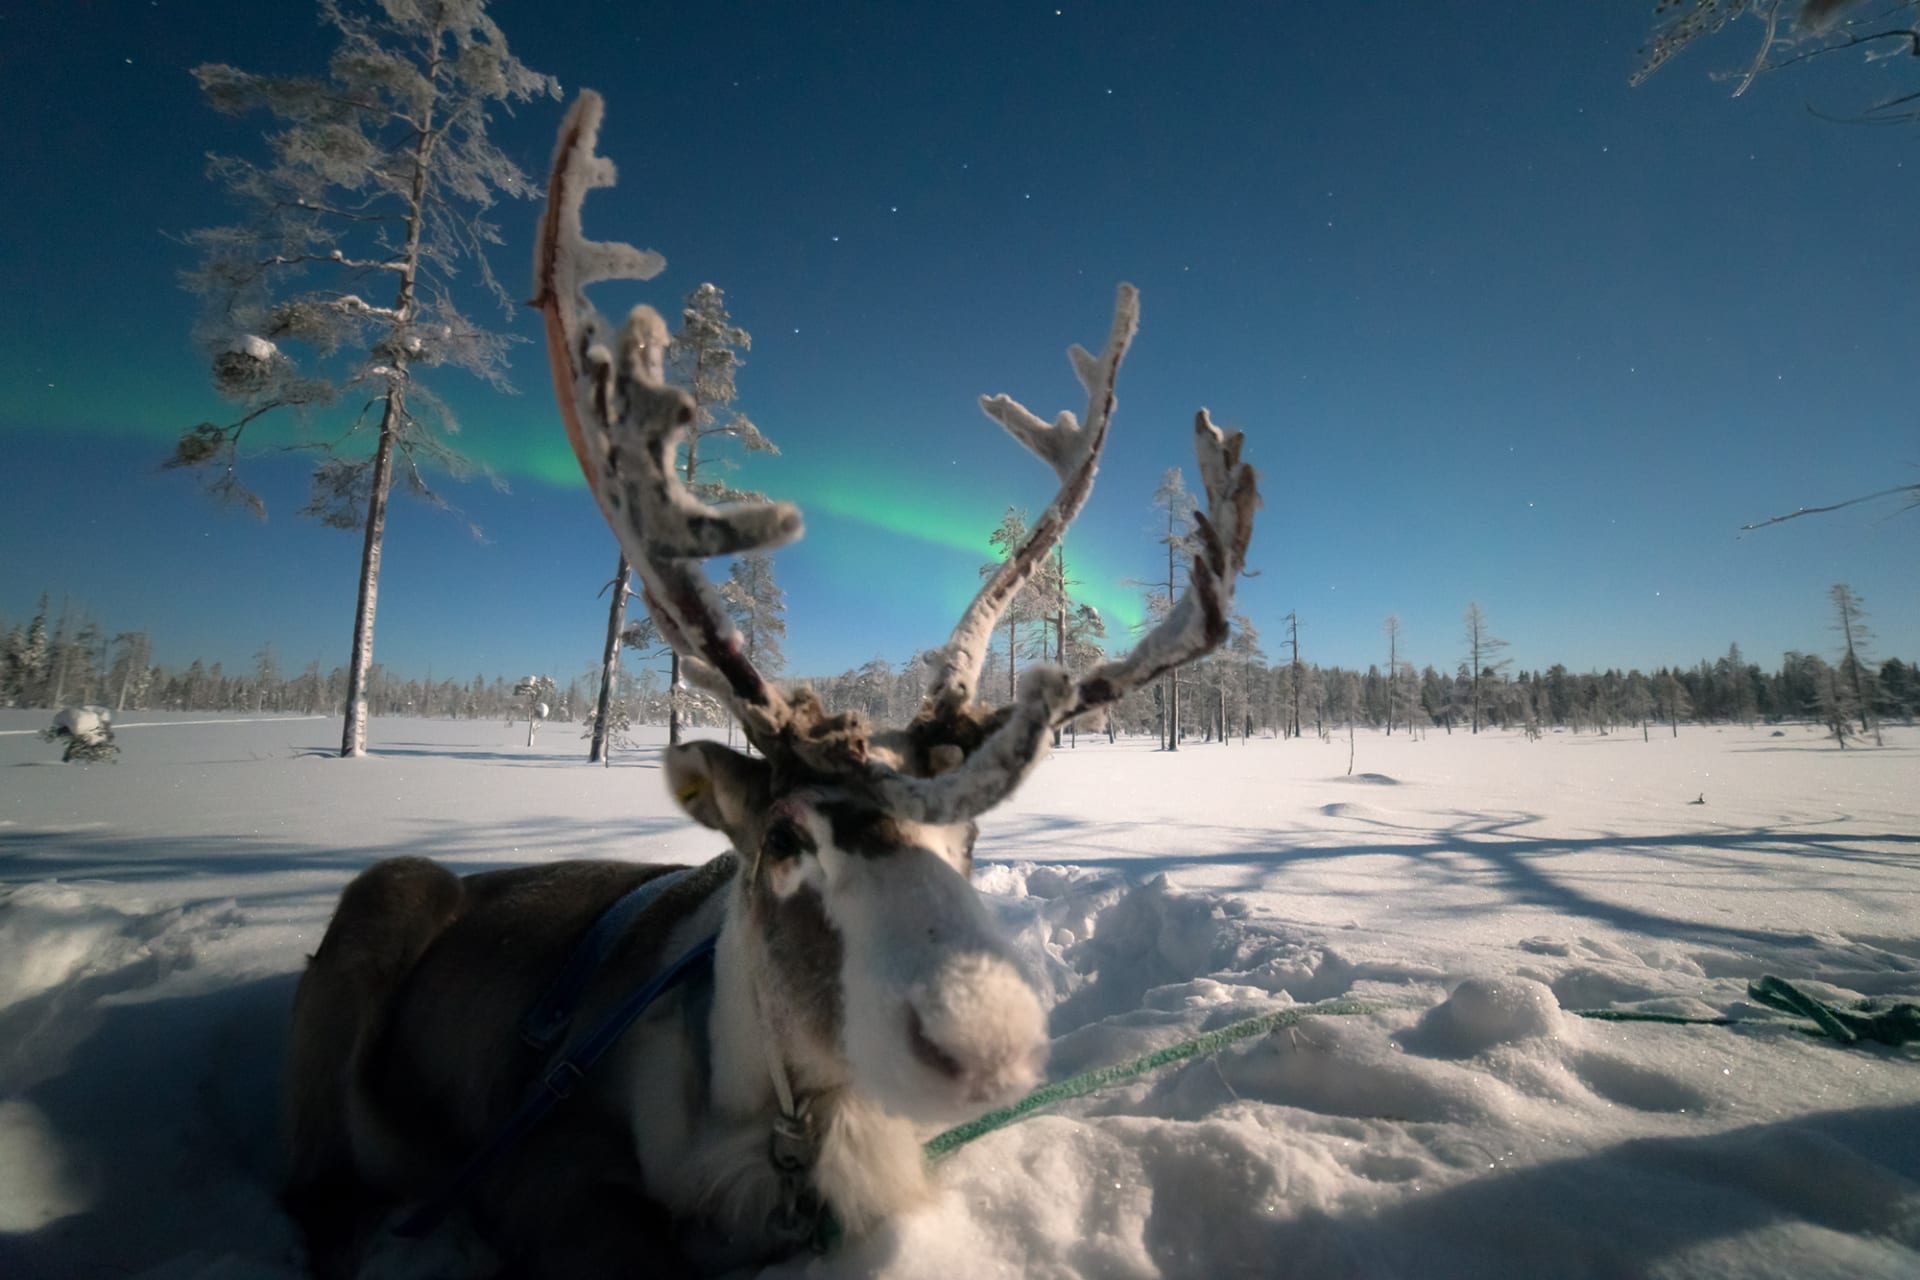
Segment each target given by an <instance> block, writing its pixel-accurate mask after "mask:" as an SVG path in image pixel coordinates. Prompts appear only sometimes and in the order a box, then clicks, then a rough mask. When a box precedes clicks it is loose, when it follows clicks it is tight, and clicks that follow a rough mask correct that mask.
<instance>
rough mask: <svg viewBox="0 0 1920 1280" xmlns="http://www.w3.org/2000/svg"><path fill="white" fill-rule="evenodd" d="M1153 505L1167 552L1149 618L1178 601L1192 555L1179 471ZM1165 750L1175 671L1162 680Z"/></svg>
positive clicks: (1175, 701) (1171, 472)
mask: <svg viewBox="0 0 1920 1280" xmlns="http://www.w3.org/2000/svg"><path fill="white" fill-rule="evenodd" d="M1153 505H1154V507H1155V508H1156V509H1157V510H1160V511H1164V512H1165V513H1166V521H1167V529H1166V532H1165V533H1164V534H1162V535H1161V536H1160V537H1159V538H1158V539H1157V541H1158V542H1159V543H1160V545H1161V546H1163V547H1165V548H1166V549H1167V580H1166V583H1165V586H1164V589H1163V588H1162V586H1161V584H1159V583H1155V584H1154V594H1155V595H1156V596H1157V597H1158V601H1159V608H1158V611H1157V612H1155V613H1153V614H1152V616H1153V617H1158V616H1159V614H1161V613H1164V612H1165V611H1166V610H1168V609H1170V608H1172V607H1173V602H1174V601H1175V600H1176V599H1178V598H1179V595H1180V583H1179V577H1178V569H1179V566H1180V564H1181V562H1183V561H1186V560H1189V559H1191V558H1192V555H1193V541H1192V540H1193V513H1194V510H1195V503H1194V500H1193V495H1192V494H1191V493H1188V492H1187V482H1186V478H1185V477H1184V476H1182V475H1181V474H1180V468H1178V467H1169V468H1167V472H1166V474H1165V475H1163V476H1161V477H1160V487H1159V488H1157V489H1155V490H1154V491H1153ZM1166 690H1167V692H1166V702H1165V707H1166V716H1167V729H1166V749H1167V750H1168V751H1178V750H1179V749H1180V671H1179V669H1178V668H1175V669H1174V670H1172V671H1169V672H1167V678H1166Z"/></svg>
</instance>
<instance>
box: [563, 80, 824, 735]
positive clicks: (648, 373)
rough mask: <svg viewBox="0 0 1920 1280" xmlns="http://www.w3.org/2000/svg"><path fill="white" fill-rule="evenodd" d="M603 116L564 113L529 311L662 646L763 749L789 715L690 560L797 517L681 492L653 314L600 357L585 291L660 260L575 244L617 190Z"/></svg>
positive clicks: (567, 419) (594, 97)
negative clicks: (592, 206) (593, 207)
mask: <svg viewBox="0 0 1920 1280" xmlns="http://www.w3.org/2000/svg"><path fill="white" fill-rule="evenodd" d="M603 110H604V107H603V104H602V103H601V100H600V95H599V94H597V93H593V92H590V91H589V92H583V93H582V94H581V95H580V97H579V100H578V101H576V102H575V103H574V104H573V109H572V110H571V111H569V112H568V113H567V118H566V122H565V123H564V124H563V125H562V126H561V129H560V141H559V145H558V146H557V148H556V149H555V153H554V159H553V177H552V181H551V183H550V185H549V186H548V188H547V208H546V212H545V213H544V214H543V215H542V217H541V222H540V234H539V237H538V241H537V247H536V249H535V253H534V282H535V296H534V299H533V305H534V306H536V307H539V308H540V310H541V311H542V312H544V313H545V315H546V321H547V354H548V358H549V360H550V361H551V363H552V366H553V385H554V393H555V395H556V396H557V397H558V399H559V403H560V417H561V421H562V422H563V423H564V424H565V426H566V430H567V439H568V441H569V442H570V443H571V444H572V445H573V451H574V456H575V457H576V458H577V459H578V460H579V462H580V470H581V472H582V474H584V475H585V476H586V478H587V487H588V488H589V489H591V490H592V491H593V496H594V500H595V501H596V502H598V503H599V504H600V513H601V514H602V515H603V516H605V517H606V520H607V523H608V525H609V526H611V527H612V529H613V532H614V535H615V536H616V537H617V538H619V540H620V544H621V546H622V547H623V548H624V549H625V550H626V553H627V558H628V559H629V560H631V561H632V563H633V566H634V569H635V571H636V572H638V573H639V575H640V581H641V583H642V586H643V588H644V589H643V591H642V596H643V598H644V599H645V601H646V603H647V608H648V609H649V610H650V611H651V612H652V614H653V616H654V619H655V621H656V622H658V624H659V626H660V631H661V634H662V636H663V637H664V638H665V639H666V641H667V643H668V644H670V645H672V646H673V647H674V648H675V649H676V650H678V651H679V652H680V653H681V655H682V656H683V657H685V658H686V659H688V662H687V667H686V670H687V675H688V677H689V678H690V679H692V680H693V681H694V682H695V683H697V684H699V685H701V686H703V687H704V688H707V689H709V690H711V691H712V692H714V693H716V694H718V695H719V696H721V697H722V698H724V699H726V700H727V702H728V703H729V704H730V705H731V706H732V708H733V710H734V712H735V714H736V715H738V716H739V717H740V720H741V723H742V725H743V726H744V727H745V728H746V729H747V730H748V732H749V733H750V734H752V735H753V737H755V738H756V739H759V740H761V741H762V745H763V746H764V743H765V741H767V740H770V739H772V738H773V737H774V736H776V735H777V734H778V733H779V732H780V731H781V730H782V729H783V728H785V727H786V726H787V725H788V724H789V723H791V720H792V708H791V705H790V704H789V703H788V702H787V700H786V698H785V697H784V696H783V695H782V694H781V692H780V691H779V689H777V688H776V687H775V686H774V685H773V684H772V683H771V682H770V681H768V680H767V679H766V677H764V676H762V675H761V674H760V672H759V671H758V670H757V669H756V668H755V667H754V665H753V663H752V661H751V660H749V659H748V658H747V656H746V654H745V652H744V650H743V649H742V647H741V643H740V636H739V633H738V632H737V631H735V630H734V627H733V624H732V623H731V622H730V621H729V620H728V618H727V612H726V609H725V608H724V607H723V605H722V604H721V601H720V599H719V596H718V595H717V593H716V592H715V591H714V589H713V586H712V584H711V583H709V582H708V581H707V578H706V575H705V574H704V573H701V572H700V571H699V570H698V569H697V568H696V567H694V566H693V564H692V563H691V562H694V561H698V560H700V559H704V558H706V557H708V556H719V555H733V554H736V553H738V552H742V551H756V550H762V549H766V548H771V547H777V546H781V545H784V544H785V543H788V542H791V541H793V540H794V539H795V538H797V537H799V536H800V533H801V524H800V512H799V510H798V509H797V508H796V507H794V506H793V505H792V504H791V503H785V502H770V503H739V504H733V505H728V506H720V507H713V506H708V505H706V504H705V503H703V502H701V501H700V500H699V499H697V498H695V497H694V496H693V494H692V493H691V492H689V491H688V489H687V487H686V485H685V484H683V483H682V482H681V480H680V477H679V475H678V473H677V470H676V468H675V466H674V449H675V447H676V445H677V444H678V443H679V441H680V438H681V436H682V435H683V434H684V432H685V431H686V429H687V427H688V425H689V424H690V423H691V422H692V421H693V401H692V400H691V399H690V398H689V397H688V396H687V394H686V393H685V392H683V391H680V390H678V389H676V388H673V387H669V386H667V385H665V377H664V373H663V363H662V362H663V361H664V359H665V356H666V349H667V343H668V337H667V326H666V322H665V321H664V320H662V319H661V318H660V315H659V313H658V312H656V311H655V310H654V309H653V308H652V307H646V306H641V307H635V308H634V309H633V312H632V314H630V315H629V316H628V317H627V322H626V324H625V325H623V326H622V327H621V330H620V333H619V335H618V337H617V339H616V344H617V351H618V354H617V355H616V354H615V353H614V352H610V351H609V350H608V349H607V346H606V341H605V334H606V322H605V321H604V320H603V319H601V317H600V315H599V313H597V312H596V311H595V310H594V309H593V307H592V305H591V304H590V303H588V301H587V299H586V296H585V294H584V292H583V290H584V289H585V287H586V286H587V285H589V284H592V283H593V282H594V281H596V280H615V279H631V280H650V279H652V278H653V277H654V276H656V275H658V274H659V273H660V271H661V269H662V268H664V267H665V266H666V261H665V259H663V258H662V257H661V256H660V255H659V254H657V253H653V252H642V251H641V250H639V249H635V248H633V247H632V246H631V245H626V244H619V243H600V242H595V241H591V240H588V239H586V238H585V236H584V234H583V233H582V230H581V223H580V205H581V202H582V201H583V200H584V199H585V198H586V194H587V192H588V191H589V190H591V189H593V188H594V187H610V186H612V185H613V182H614V171H613V164H612V162H611V161H608V160H606V159H604V158H602V157H601V156H598V155H596V154H595V153H594V144H595V142H596V141H597V140H598V136H599V132H600V119H601V114H602V112H603Z"/></svg>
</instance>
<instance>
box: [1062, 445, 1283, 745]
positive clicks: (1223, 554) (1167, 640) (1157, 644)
mask: <svg viewBox="0 0 1920 1280" xmlns="http://www.w3.org/2000/svg"><path fill="white" fill-rule="evenodd" d="M1245 443H1246V436H1245V435H1244V434H1242V433H1241V432H1238V431H1222V430H1220V428H1218V427H1216V426H1214V425H1213V420H1212V419H1211V418H1209V417H1208V416H1207V411H1206V410H1205V409H1202V410H1201V411H1200V412H1199V413H1197V414H1195V415H1194V419H1193V450H1194V453H1195V455H1196V456H1197V459H1198V461H1199V463H1200V479H1201V483H1202V484H1203V485H1204V486H1205V488H1206V491H1207V510H1206V512H1205V513H1204V514H1202V513H1200V512H1197V511H1196V512H1195V513H1194V517H1193V518H1194V523H1195V525H1196V526H1197V527H1196V528H1195V530H1194V538H1195V541H1196V544H1197V545H1196V546H1195V549H1194V555H1193V565H1192V567H1191V568H1190V569H1189V570H1188V573H1187V589H1186V592H1185V593H1184V594H1182V595H1181V597H1180V599H1179V600H1178V601H1177V602H1176V603H1175V604H1174V606H1173V608H1171V609H1169V610H1168V611H1167V615H1166V617H1164V618H1162V619H1161V620H1160V625H1159V626H1157V627H1155V628H1154V629H1153V630H1152V631H1149V632H1148V633H1147V634H1146V635H1144V636H1142V637H1141V638H1140V643H1139V644H1137V645H1135V646H1134V647H1133V652H1131V653H1129V654H1128V655H1127V656H1126V657H1124V658H1121V659H1119V660H1118V661H1115V662H1108V663H1103V664H1101V665H1100V666H1098V667H1095V668H1094V669H1093V670H1092V671H1090V672H1088V673H1087V674H1086V675H1085V676H1082V677H1081V678H1080V681H1079V683H1078V685H1077V686H1076V688H1075V691H1074V697H1073V700H1072V701H1071V702H1070V703H1068V704H1067V706H1066V708H1065V709H1064V711H1062V712H1060V713H1058V714H1057V717H1056V719H1055V720H1054V724H1056V725H1062V724H1065V723H1066V722H1067V721H1069V720H1071V719H1073V718H1074V717H1075V716H1079V715H1084V714H1085V713H1086V712H1088V711H1092V710H1094V709H1095V708H1097V707H1103V706H1107V705H1109V704H1111V703H1115V702H1118V701H1119V700H1120V699H1121V698H1124V697H1125V696H1126V695H1127V694H1129V693H1132V692H1133V691H1134V690H1135V689H1138V688H1141V687H1143V686H1145V685H1147V684H1150V683H1152V682H1153V681H1154V680H1156V679H1158V678H1159V677H1160V676H1163V675H1165V674H1166V673H1167V672H1169V671H1171V670H1173V669H1174V668H1175V667H1177V666H1179V665H1181V664H1182V663H1185V662H1191V661H1193V660H1194V659H1195V658H1199V657H1203V656H1204V655H1206V654H1208V653H1211V652H1212V651H1213V650H1214V649H1216V648H1218V647H1219V645H1220V643H1221V642H1222V641H1223V640H1225V639H1226V638H1227V626H1228V620H1229V619H1230V618H1232V616H1233V587H1234V583H1235V582H1236V581H1238V579H1239V577H1240V571H1241V570H1242V569H1245V568H1246V566H1247V542H1248V540H1249V539H1251V538H1252V537H1253V513H1254V511H1255V510H1256V509H1257V508H1258V507H1259V506H1260V491H1259V489H1258V488H1257V487H1256V484H1257V481H1258V479H1259V477H1258V475H1257V474H1256V473H1255V471H1254V469H1253V468H1252V467H1250V466H1248V465H1247V464H1246V463H1244V462H1242V461H1241V460H1240V448H1241V446H1242V445H1243V444H1245Z"/></svg>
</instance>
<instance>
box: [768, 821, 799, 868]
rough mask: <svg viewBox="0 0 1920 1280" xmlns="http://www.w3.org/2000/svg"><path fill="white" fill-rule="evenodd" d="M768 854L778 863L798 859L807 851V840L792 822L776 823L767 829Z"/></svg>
mask: <svg viewBox="0 0 1920 1280" xmlns="http://www.w3.org/2000/svg"><path fill="white" fill-rule="evenodd" d="M764 848H765V849H766V854H767V856H768V857H769V858H772V859H774V860H775V861H777V862H785V861H786V860H787V859H788V858H797V857H799V856H800V855H801V854H803V853H805V852H806V851H807V839H806V837H805V836H803V835H801V834H800V829H799V828H798V827H796V826H794V825H793V823H791V822H776V823H775V824H774V825H773V826H771V827H769V828H767V838H766V841H765V844H764Z"/></svg>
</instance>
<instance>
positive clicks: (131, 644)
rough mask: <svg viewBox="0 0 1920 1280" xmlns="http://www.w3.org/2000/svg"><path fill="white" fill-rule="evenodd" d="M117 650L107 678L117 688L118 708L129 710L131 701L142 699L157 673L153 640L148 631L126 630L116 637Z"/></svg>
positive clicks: (116, 703)
mask: <svg viewBox="0 0 1920 1280" xmlns="http://www.w3.org/2000/svg"><path fill="white" fill-rule="evenodd" d="M113 643H114V647H115V654H114V659H113V666H112V668H111V669H110V670H109V672H108V674H107V682H108V684H109V685H110V686H111V687H112V689H113V691H114V704H113V709H114V710H115V711H125V710H126V709H127V703H128V701H130V700H131V701H133V702H134V703H136V704H138V703H140V702H141V701H142V700H143V699H144V698H145V696H146V692H147V686H148V684H149V683H150V682H151V680H152V677H153V672H152V667H153V641H152V640H151V639H150V638H149V637H148V636H147V633H146V632H144V631H122V632H121V633H120V634H119V635H117V636H115V637H114V638H113Z"/></svg>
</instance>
